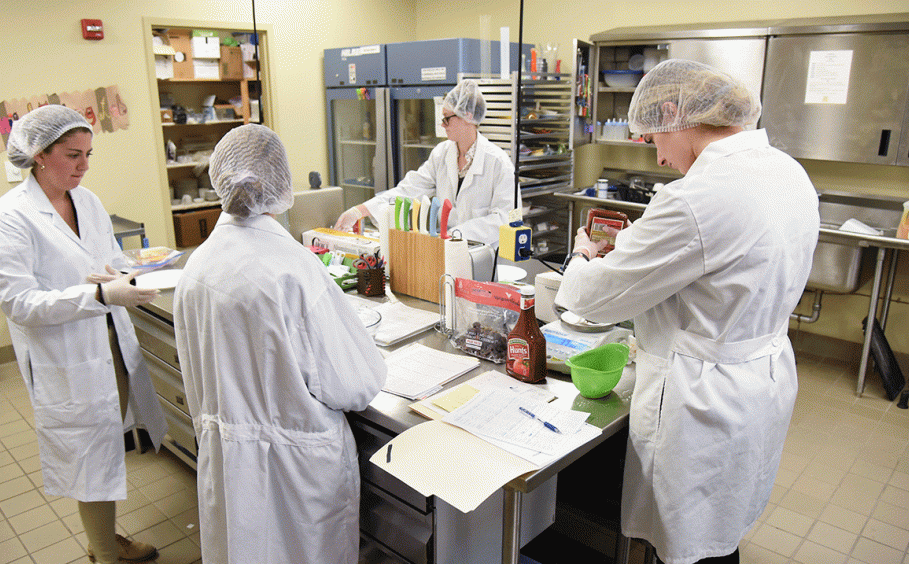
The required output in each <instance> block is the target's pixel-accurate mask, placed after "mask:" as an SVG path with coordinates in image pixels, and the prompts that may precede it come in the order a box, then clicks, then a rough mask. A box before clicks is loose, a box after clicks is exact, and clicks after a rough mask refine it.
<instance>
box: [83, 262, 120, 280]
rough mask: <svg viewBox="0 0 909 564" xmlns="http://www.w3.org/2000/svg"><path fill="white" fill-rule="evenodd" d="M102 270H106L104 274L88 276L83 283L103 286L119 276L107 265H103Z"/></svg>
mask: <svg viewBox="0 0 909 564" xmlns="http://www.w3.org/2000/svg"><path fill="white" fill-rule="evenodd" d="M104 268H105V269H106V270H107V272H106V273H105V274H89V275H88V276H87V277H86V278H85V281H86V282H88V283H89V284H103V283H104V282H110V281H111V280H114V279H116V278H118V277H119V276H120V273H119V272H117V271H116V270H114V269H113V268H111V266H110V265H109V264H106V265H104Z"/></svg>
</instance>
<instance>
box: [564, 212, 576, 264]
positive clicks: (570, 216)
mask: <svg viewBox="0 0 909 564" xmlns="http://www.w3.org/2000/svg"><path fill="white" fill-rule="evenodd" d="M574 232H575V227H574V200H568V241H567V242H566V244H565V248H566V249H568V250H567V251H565V254H566V255H570V254H571V251H572V248H571V243H572V241H574Z"/></svg>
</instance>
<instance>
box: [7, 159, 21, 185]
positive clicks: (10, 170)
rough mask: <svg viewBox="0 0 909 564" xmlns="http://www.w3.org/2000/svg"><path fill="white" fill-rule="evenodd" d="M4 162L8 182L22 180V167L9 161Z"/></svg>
mask: <svg viewBox="0 0 909 564" xmlns="http://www.w3.org/2000/svg"><path fill="white" fill-rule="evenodd" d="M3 164H5V165H6V181H7V182H22V169H21V168H19V167H17V166H15V165H13V163H11V162H9V161H4V162H3Z"/></svg>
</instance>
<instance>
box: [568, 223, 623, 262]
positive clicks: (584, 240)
mask: <svg viewBox="0 0 909 564" xmlns="http://www.w3.org/2000/svg"><path fill="white" fill-rule="evenodd" d="M607 229H609V228H608V227H607ZM616 233H618V231H616ZM608 244H609V241H608V240H607V239H603V240H602V241H600V242H599V243H594V242H593V241H591V240H590V237H589V236H588V235H587V228H586V227H579V228H578V234H577V235H575V238H574V252H576V253H577V252H581V253H584V254H585V255H587V258H594V257H595V256H597V253H599V252H600V251H601V250H603V249H604V248H606V245H608Z"/></svg>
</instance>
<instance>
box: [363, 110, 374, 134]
mask: <svg viewBox="0 0 909 564" xmlns="http://www.w3.org/2000/svg"><path fill="white" fill-rule="evenodd" d="M363 139H367V140H369V139H372V119H371V118H370V116H369V112H366V121H364V122H363Z"/></svg>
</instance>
